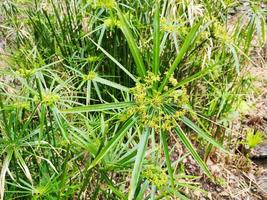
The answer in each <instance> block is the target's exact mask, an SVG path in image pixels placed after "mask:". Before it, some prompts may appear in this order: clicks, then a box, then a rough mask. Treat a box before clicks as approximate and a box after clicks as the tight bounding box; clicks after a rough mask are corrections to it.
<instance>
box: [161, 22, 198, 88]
mask: <svg viewBox="0 0 267 200" xmlns="http://www.w3.org/2000/svg"><path fill="white" fill-rule="evenodd" d="M201 24H202V20H200V21H199V22H198V23H197V24H196V25H195V26H194V27H193V28H192V29H191V30H190V32H189V33H188V35H187V36H186V38H185V41H184V43H183V46H182V48H181V50H180V51H179V53H178V55H177V56H176V58H175V60H174V62H173V63H172V65H171V67H170V69H169V70H168V72H167V74H166V76H165V77H164V79H163V81H162V83H161V85H160V88H159V89H160V91H162V90H163V88H164V86H165V85H166V84H167V83H168V80H169V78H170V77H171V75H172V74H173V72H174V70H175V69H176V67H177V66H178V64H179V63H180V62H181V60H182V58H183V56H184V55H185V54H186V52H187V50H188V49H189V47H190V46H191V45H192V43H193V42H194V40H195V36H196V34H197V31H198V29H199V27H200V25H201Z"/></svg>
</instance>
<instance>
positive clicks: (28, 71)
mask: <svg viewBox="0 0 267 200" xmlns="http://www.w3.org/2000/svg"><path fill="white" fill-rule="evenodd" d="M35 72H36V70H35V69H19V70H17V71H16V73H17V74H18V75H20V76H22V77H24V78H29V77H31V76H32V75H34V74H35Z"/></svg>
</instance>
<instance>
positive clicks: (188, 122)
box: [181, 117, 227, 153]
mask: <svg viewBox="0 0 267 200" xmlns="http://www.w3.org/2000/svg"><path fill="white" fill-rule="evenodd" d="M181 121H182V122H183V123H184V124H186V125H187V126H188V127H190V128H191V129H192V130H194V131H195V132H196V133H197V134H198V135H199V136H200V137H202V138H204V139H205V140H207V141H208V142H209V143H211V144H213V145H214V146H215V147H217V148H219V149H220V150H221V151H223V152H224V153H227V151H226V150H225V149H224V148H223V147H222V145H220V144H219V143H217V142H216V141H215V140H214V139H212V138H211V136H210V135H209V134H208V133H206V132H205V131H203V130H202V129H201V128H199V127H198V126H197V125H196V124H194V123H193V122H192V121H191V120H190V119H188V118H187V117H181Z"/></svg>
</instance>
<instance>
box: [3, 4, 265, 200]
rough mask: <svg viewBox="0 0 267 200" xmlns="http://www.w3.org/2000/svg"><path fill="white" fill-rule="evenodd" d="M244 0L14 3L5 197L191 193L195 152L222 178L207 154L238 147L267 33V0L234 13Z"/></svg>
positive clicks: (7, 29)
mask: <svg viewBox="0 0 267 200" xmlns="http://www.w3.org/2000/svg"><path fill="white" fill-rule="evenodd" d="M238 6H241V3H240V2H239V1H218V2H216V3H211V2H210V1H208V0H203V1H199V3H193V2H190V1H189V2H187V1H180V2H178V3H175V1H164V0H162V1H159V0H147V1H144V2H143V1H133V2H131V1H113V0H101V1H100V0H99V1H75V0H71V1H65V0H63V1H59V0H50V1H46V0H36V1H34V2H31V1H22V2H19V1H5V2H3V3H2V7H1V9H2V10H1V12H2V13H4V14H3V17H4V19H3V24H2V25H1V26H0V28H1V34H2V37H5V38H6V40H7V48H6V49H5V50H6V52H8V54H9V55H10V56H8V58H6V60H5V62H6V63H7V64H8V67H5V68H3V69H1V71H2V74H3V77H4V81H3V82H1V84H0V88H1V101H0V102H1V104H0V107H1V118H0V119H1V122H0V126H1V132H0V135H1V139H0V140H1V142H0V149H1V158H2V163H1V167H2V170H1V174H0V198H1V199H4V198H5V199H15V198H22V199H72V198H78V199H149V198H150V199H164V198H180V199H189V197H187V194H186V193H184V192H183V191H184V188H189V189H192V190H195V189H196V190H201V189H200V188H198V186H196V185H195V184H193V183H192V182H191V181H190V180H191V179H192V177H191V176H190V174H183V173H184V172H183V170H182V169H183V163H182V160H183V159H184V158H185V157H187V156H188V153H189V154H191V156H192V157H193V158H194V160H195V161H196V162H197V164H198V166H199V167H200V169H201V170H202V171H203V173H204V174H205V175H203V176H206V178H209V179H211V180H212V181H215V182H216V177H214V176H213V175H212V173H211V172H210V170H209V168H208V166H207V165H206V162H205V161H206V160H207V159H208V157H209V156H210V154H211V153H212V152H213V151H212V149H214V148H216V149H219V150H220V151H222V152H224V153H225V154H227V153H228V150H229V149H228V147H227V146H224V140H229V139H230V138H228V137H229V136H228V135H226V134H225V130H226V129H227V128H228V127H229V126H230V124H231V122H232V119H231V118H230V116H231V115H232V114H233V113H234V112H239V111H240V110H241V108H240V105H241V103H243V102H244V100H245V98H246V90H247V89H248V87H250V86H249V85H247V86H244V82H246V81H248V79H249V77H248V76H247V74H246V73H245V71H246V65H248V63H251V62H252V64H253V60H252V59H251V57H250V51H251V49H252V48H253V45H255V44H253V42H257V44H256V45H263V44H264V41H265V38H264V34H263V33H264V31H265V24H264V16H265V13H264V11H263V10H261V7H260V3H257V2H253V1H249V9H248V10H247V11H246V13H244V16H245V17H247V20H242V19H243V18H244V16H240V18H239V19H238V20H237V21H236V22H235V23H234V24H229V23H228V18H229V14H230V13H231V11H232V9H233V8H234V7H238ZM230 25H231V31H229V27H228V26H230ZM254 38H256V40H255V39H254ZM8 76H9V77H12V81H11V82H8V81H6V80H5V77H8ZM173 137H174V138H175V143H173V142H171V141H172V138H173ZM180 144H181V145H183V146H184V149H181V147H180ZM205 146H208V148H205ZM177 149H180V150H182V151H183V152H184V153H183V154H181V155H179V159H178V160H176V159H174V158H173V155H174V153H175V151H176V150H177ZM202 150H204V153H201V152H202ZM152 175H153V176H152ZM181 175H183V176H185V178H186V180H188V182H181V180H180V179H179V176H181ZM165 176H166V179H164V178H162V177H165Z"/></svg>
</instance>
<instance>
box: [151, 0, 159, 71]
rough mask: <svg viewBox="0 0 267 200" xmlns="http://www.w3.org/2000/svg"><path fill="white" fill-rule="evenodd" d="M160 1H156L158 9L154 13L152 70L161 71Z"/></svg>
mask: <svg viewBox="0 0 267 200" xmlns="http://www.w3.org/2000/svg"><path fill="white" fill-rule="evenodd" d="M159 9H160V8H159V1H157V2H156V9H155V14H154V24H153V25H154V35H153V43H154V47H153V50H154V51H153V66H152V72H154V74H158V73H159V65H160V17H159Z"/></svg>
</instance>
